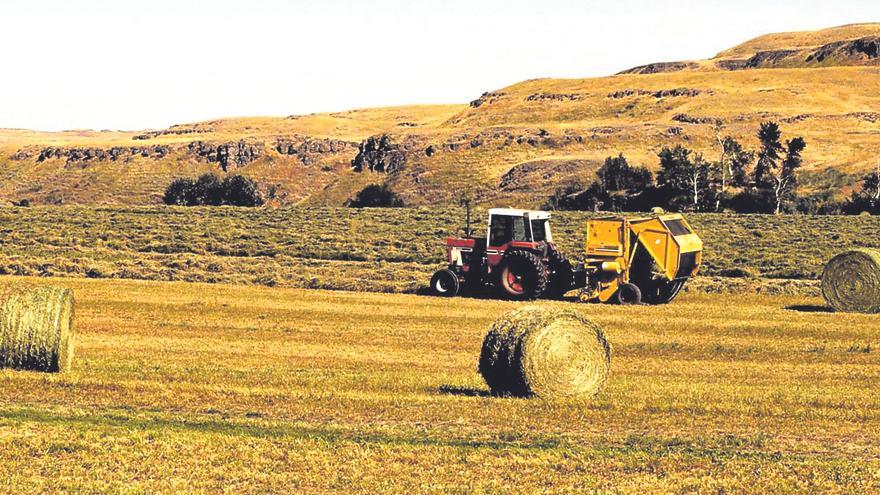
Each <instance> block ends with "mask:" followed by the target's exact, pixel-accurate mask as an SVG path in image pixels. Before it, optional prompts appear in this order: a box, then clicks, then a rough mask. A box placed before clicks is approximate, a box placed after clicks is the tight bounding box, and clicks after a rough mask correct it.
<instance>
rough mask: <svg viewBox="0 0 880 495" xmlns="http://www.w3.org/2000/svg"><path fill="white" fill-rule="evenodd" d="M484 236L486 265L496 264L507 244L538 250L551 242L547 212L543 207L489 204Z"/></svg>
mask: <svg viewBox="0 0 880 495" xmlns="http://www.w3.org/2000/svg"><path fill="white" fill-rule="evenodd" d="M486 238H487V239H488V242H487V245H488V247H487V248H486V252H487V260H488V263H489V266H490V267H494V266H498V264H499V263H500V262H501V259H502V258H503V257H504V253H506V252H507V250H508V249H510V248H518V249H527V250H535V251H541V252H542V255H546V253H544V251H546V249H545V248H544V246H545V245H546V244H547V243H551V242H553V235H552V234H551V233H550V214H549V213H547V212H545V211H534V210H518V209H512V208H492V209H491V210H489V228H488V232H487V236H486Z"/></svg>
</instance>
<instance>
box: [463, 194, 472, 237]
mask: <svg viewBox="0 0 880 495" xmlns="http://www.w3.org/2000/svg"><path fill="white" fill-rule="evenodd" d="M464 207H465V209H466V210H467V217H466V220H465V221H466V222H467V223H466V225H465V228H464V236H465V237H467V238H468V239H470V238H471V237H473V236H474V230H473V229H472V228H471V200H469V199H466V200H464Z"/></svg>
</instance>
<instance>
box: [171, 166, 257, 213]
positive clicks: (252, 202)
mask: <svg viewBox="0 0 880 495" xmlns="http://www.w3.org/2000/svg"><path fill="white" fill-rule="evenodd" d="M162 200H163V202H164V203H165V204H166V205H177V206H221V205H228V206H250V207H253V206H260V205H262V204H263V197H262V195H261V194H260V191H259V188H258V186H257V183H256V182H255V181H254V180H253V179H250V178H248V177H244V176H241V175H230V176H228V177H226V178H225V179H223V180H220V177H218V176H217V175H216V174H204V175H202V176H200V177H199V178H198V179H196V180H192V179H186V178H182V179H175V180H174V181H172V182H171V184H169V185H168V187H167V188H166V189H165V195H164V196H163V198H162Z"/></svg>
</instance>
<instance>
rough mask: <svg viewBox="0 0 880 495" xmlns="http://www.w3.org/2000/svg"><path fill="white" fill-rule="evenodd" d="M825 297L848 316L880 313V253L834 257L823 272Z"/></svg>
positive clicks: (857, 252) (858, 252)
mask: <svg viewBox="0 0 880 495" xmlns="http://www.w3.org/2000/svg"><path fill="white" fill-rule="evenodd" d="M822 296H823V297H824V298H825V302H827V303H828V305H829V306H831V307H832V308H834V309H836V310H837V311H843V312H847V313H880V251H878V250H876V249H854V250H852V251H847V252H845V253H841V254H838V255H837V256H835V257H833V258H831V261H829V262H828V263H827V264H826V265H825V270H824V271H823V272H822Z"/></svg>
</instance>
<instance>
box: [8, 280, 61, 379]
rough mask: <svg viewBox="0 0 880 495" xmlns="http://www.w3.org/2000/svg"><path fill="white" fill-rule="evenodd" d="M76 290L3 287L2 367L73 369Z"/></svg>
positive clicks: (53, 369)
mask: <svg viewBox="0 0 880 495" xmlns="http://www.w3.org/2000/svg"><path fill="white" fill-rule="evenodd" d="M73 319H74V305H73V293H72V292H71V291H70V289H65V288H61V287H39V286H31V285H16V286H13V287H0V368H12V369H19V370H33V371H47V372H59V371H62V372H63V371H67V370H69V369H70V366H71V363H72V362H73V341H74V326H73Z"/></svg>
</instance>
